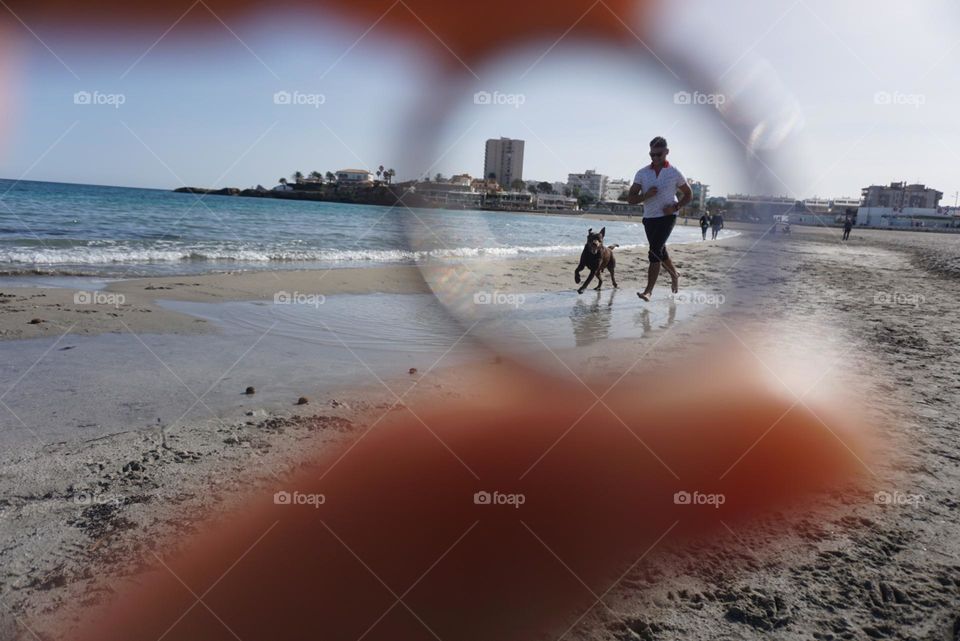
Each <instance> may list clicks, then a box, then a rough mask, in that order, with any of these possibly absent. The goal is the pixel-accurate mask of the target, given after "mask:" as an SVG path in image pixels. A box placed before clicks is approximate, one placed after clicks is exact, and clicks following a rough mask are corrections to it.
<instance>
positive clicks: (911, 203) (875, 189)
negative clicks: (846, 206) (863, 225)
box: [860, 182, 943, 209]
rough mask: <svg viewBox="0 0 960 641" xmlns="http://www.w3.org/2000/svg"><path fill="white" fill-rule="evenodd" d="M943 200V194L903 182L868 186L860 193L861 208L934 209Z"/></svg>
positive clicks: (919, 185)
mask: <svg viewBox="0 0 960 641" xmlns="http://www.w3.org/2000/svg"><path fill="white" fill-rule="evenodd" d="M941 198H943V192H940V191H937V190H936V189H932V188H930V187H927V186H926V185H921V184H912V185H908V184H906V183H905V182H898V183H890V185H889V186H883V185H870V186H869V187H864V188H863V191H862V192H861V198H860V205H861V206H863V207H917V208H921V209H936V207H937V206H938V205H939V204H940V199H941Z"/></svg>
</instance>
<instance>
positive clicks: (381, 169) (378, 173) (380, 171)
mask: <svg viewBox="0 0 960 641" xmlns="http://www.w3.org/2000/svg"><path fill="white" fill-rule="evenodd" d="M381 176H383V165H380V166H379V167H377V180H380V177H381Z"/></svg>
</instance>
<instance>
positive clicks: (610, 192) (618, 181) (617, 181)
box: [601, 178, 633, 200]
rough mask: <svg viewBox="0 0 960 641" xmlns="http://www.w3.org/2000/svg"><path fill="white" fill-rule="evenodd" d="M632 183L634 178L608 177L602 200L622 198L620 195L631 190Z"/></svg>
mask: <svg viewBox="0 0 960 641" xmlns="http://www.w3.org/2000/svg"><path fill="white" fill-rule="evenodd" d="M632 183H633V181H632V180H627V179H626V178H614V179H607V184H606V187H605V188H604V190H603V198H601V200H620V196H622V195H623V193H624V192H629V191H630V185H631V184H632Z"/></svg>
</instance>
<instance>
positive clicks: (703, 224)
mask: <svg viewBox="0 0 960 641" xmlns="http://www.w3.org/2000/svg"><path fill="white" fill-rule="evenodd" d="M709 226H710V218H709V217H708V216H707V215H706V214H704V215H703V216H700V232H701V233H702V234H703V240H706V239H707V227H709Z"/></svg>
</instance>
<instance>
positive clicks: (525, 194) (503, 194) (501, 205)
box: [483, 191, 534, 211]
mask: <svg viewBox="0 0 960 641" xmlns="http://www.w3.org/2000/svg"><path fill="white" fill-rule="evenodd" d="M483 206H484V208H485V209H502V210H506V211H532V210H533V209H534V200H533V194H531V193H530V192H529V191H495V192H489V193H487V194H486V195H485V196H484V199H483Z"/></svg>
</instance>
